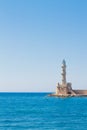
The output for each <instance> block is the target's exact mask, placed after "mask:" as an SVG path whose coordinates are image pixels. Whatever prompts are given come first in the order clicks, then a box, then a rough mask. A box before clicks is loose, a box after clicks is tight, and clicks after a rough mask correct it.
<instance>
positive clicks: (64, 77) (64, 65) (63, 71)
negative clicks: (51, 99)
mask: <svg viewBox="0 0 87 130" xmlns="http://www.w3.org/2000/svg"><path fill="white" fill-rule="evenodd" d="M61 74H62V85H66V62H65V60H63V62H62V73H61Z"/></svg>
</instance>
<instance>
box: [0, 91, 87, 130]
mask: <svg viewBox="0 0 87 130" xmlns="http://www.w3.org/2000/svg"><path fill="white" fill-rule="evenodd" d="M48 94H49V93H0V130H87V97H68V98H58V97H48Z"/></svg>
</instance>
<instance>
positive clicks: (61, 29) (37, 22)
mask: <svg viewBox="0 0 87 130" xmlns="http://www.w3.org/2000/svg"><path fill="white" fill-rule="evenodd" d="M63 59H65V60H66V62H67V81H71V82H72V86H73V88H75V89H77V88H80V89H87V0H1V1H0V91H27V92H28V91H29V92H31V91H35V92H36V91H55V88H56V83H57V82H61V62H62V60H63Z"/></svg>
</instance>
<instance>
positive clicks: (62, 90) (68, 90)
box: [55, 83, 76, 96]
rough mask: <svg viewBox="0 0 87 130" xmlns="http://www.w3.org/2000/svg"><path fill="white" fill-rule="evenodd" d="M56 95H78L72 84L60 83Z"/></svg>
mask: <svg viewBox="0 0 87 130" xmlns="http://www.w3.org/2000/svg"><path fill="white" fill-rule="evenodd" d="M55 94H56V95H59V96H62V95H63V96H67V95H76V93H75V92H74V91H73V90H72V87H71V83H66V84H59V83H58V84H57V86H56V93H55Z"/></svg>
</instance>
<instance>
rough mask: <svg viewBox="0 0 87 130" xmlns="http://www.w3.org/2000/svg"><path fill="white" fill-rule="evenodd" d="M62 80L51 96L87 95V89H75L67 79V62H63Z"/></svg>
mask: <svg viewBox="0 0 87 130" xmlns="http://www.w3.org/2000/svg"><path fill="white" fill-rule="evenodd" d="M61 76H62V82H61V83H57V85H56V92H55V93H53V94H49V96H57V97H68V96H87V90H73V89H72V84H71V83H70V82H67V80H66V62H65V60H63V62H62V73H61Z"/></svg>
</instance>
